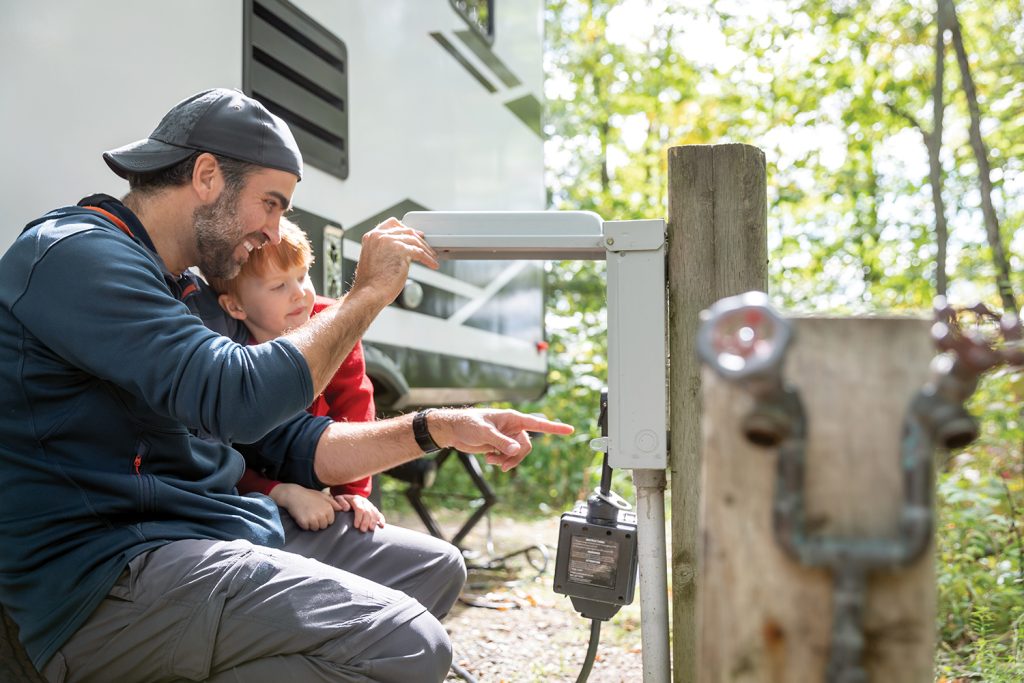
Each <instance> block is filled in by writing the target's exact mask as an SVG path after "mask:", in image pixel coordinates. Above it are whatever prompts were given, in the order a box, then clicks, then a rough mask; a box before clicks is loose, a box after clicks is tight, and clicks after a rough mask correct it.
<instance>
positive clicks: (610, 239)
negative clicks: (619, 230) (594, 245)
mask: <svg viewBox="0 0 1024 683" xmlns="http://www.w3.org/2000/svg"><path fill="white" fill-rule="evenodd" d="M604 243H605V244H607V245H608V246H609V247H610V246H612V245H613V244H615V238H614V237H609V238H608V239H606V240H605V241H604Z"/></svg>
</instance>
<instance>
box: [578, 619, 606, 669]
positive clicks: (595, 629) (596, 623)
mask: <svg viewBox="0 0 1024 683" xmlns="http://www.w3.org/2000/svg"><path fill="white" fill-rule="evenodd" d="M599 640H601V622H600V620H598V619H593V620H591V622H590V645H589V646H588V647H587V656H586V657H585V658H584V660H583V668H582V669H580V675H579V676H578V677H577V678H576V683H586V681H587V679H588V678H590V670H591V669H593V668H594V659H595V658H596V657H597V643H598V641H599Z"/></svg>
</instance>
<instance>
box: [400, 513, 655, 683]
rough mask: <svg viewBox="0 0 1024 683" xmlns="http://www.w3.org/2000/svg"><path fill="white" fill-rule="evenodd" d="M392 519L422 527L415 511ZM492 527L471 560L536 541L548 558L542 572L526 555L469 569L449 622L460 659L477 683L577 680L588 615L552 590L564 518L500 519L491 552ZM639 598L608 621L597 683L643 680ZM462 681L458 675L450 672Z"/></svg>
mask: <svg viewBox="0 0 1024 683" xmlns="http://www.w3.org/2000/svg"><path fill="white" fill-rule="evenodd" d="M389 519H390V518H389ZM394 521H395V523H398V524H401V525H403V526H406V527H409V528H411V529H423V526H422V524H421V523H420V522H419V520H418V519H417V518H416V517H415V516H412V517H406V516H403V517H402V518H401V519H395V520H394ZM460 524H461V520H459V519H447V515H446V516H445V518H443V519H442V521H441V525H442V527H443V528H444V529H445V531H446V533H449V534H450V533H452V530H453V529H457V528H458V527H459V525H460ZM486 527H487V523H486V521H482V522H480V524H478V525H477V527H476V528H475V529H474V532H473V534H471V535H470V536H469V537H468V538H467V540H466V543H465V545H466V546H467V547H468V548H472V549H474V550H478V552H479V553H480V556H479V557H473V558H470V560H469V562H470V564H471V565H472V564H474V563H475V564H482V563H483V562H484V561H485V560H486V558H487V557H488V556H490V557H497V556H501V555H504V554H506V553H511V552H514V551H516V550H519V549H521V548H524V547H526V546H530V545H532V544H537V543H542V544H544V545H545V546H546V547H547V549H548V553H549V561H548V562H547V567H546V570H545V571H544V573H543V574H541V575H540V576H538V569H536V568H534V567H533V566H531V564H530V563H529V562H528V561H527V559H526V558H525V557H524V556H523V555H516V556H514V557H511V558H509V559H508V560H507V561H506V563H505V565H506V568H505V569H504V570H502V571H497V570H487V571H484V570H471V571H470V576H469V582H468V585H467V587H466V590H465V591H464V592H463V596H462V600H461V601H460V602H459V604H457V605H456V607H455V608H454V610H453V611H452V613H451V614H450V615H449V616H448V618H447V619H446V620H445V622H444V623H445V626H446V627H447V629H448V632H449V633H450V634H451V638H452V644H453V645H454V648H455V662H456V663H457V664H459V665H460V666H461V667H462V668H463V669H465V670H466V671H467V672H469V673H470V674H471V675H472V676H473V677H474V678H475V679H476V680H477V681H478V682H479V683H534V682H536V683H557V682H559V681H570V682H572V681H575V680H576V678H577V676H578V675H579V672H580V667H581V665H582V664H583V658H584V656H585V655H586V652H587V644H588V640H589V637H590V621H589V620H586V619H584V618H582V617H581V616H579V615H578V614H577V613H576V612H575V611H574V610H573V609H572V605H571V603H570V601H569V598H567V597H565V596H563V595H558V594H556V593H555V592H554V591H553V590H552V588H551V581H552V574H553V572H554V567H555V545H556V543H557V540H558V517H557V516H552V517H551V518H550V519H546V520H540V521H531V522H520V521H514V520H508V519H501V520H498V519H495V520H494V522H493V525H492V530H491V536H492V538H491V540H492V543H491V550H490V552H488V551H487V548H488V543H487V534H486ZM531 557H532V558H533V561H534V564H535V565H543V564H544V562H543V559H542V556H541V555H540V553H539V552H537V551H534V552H532V553H531ZM638 603H639V596H637V597H636V598H635V600H634V603H633V604H632V605H628V606H626V607H624V608H623V609H622V610H620V612H619V613H618V614H617V615H615V617H613V618H612V620H611V621H610V622H605V623H603V624H602V627H601V645H600V648H599V649H598V653H597V659H596V661H595V663H594V668H593V670H592V671H591V673H590V677H589V679H588V681H590V682H591V683H633V682H638V681H640V680H641V678H642V676H641V661H640V609H639V604H638ZM471 604H475V605H478V606H470V605H471ZM483 605H486V606H483ZM463 680H464V679H463V678H461V677H459V676H457V675H456V674H454V673H453V674H450V675H449V676H448V678H447V681H453V682H454V681H463Z"/></svg>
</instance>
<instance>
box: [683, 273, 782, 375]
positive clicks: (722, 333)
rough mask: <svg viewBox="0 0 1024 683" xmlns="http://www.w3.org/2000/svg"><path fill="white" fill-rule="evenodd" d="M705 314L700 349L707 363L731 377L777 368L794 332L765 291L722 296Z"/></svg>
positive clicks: (698, 342)
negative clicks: (770, 303)
mask: <svg viewBox="0 0 1024 683" xmlns="http://www.w3.org/2000/svg"><path fill="white" fill-rule="evenodd" d="M702 317H703V318H704V322H703V323H702V324H701V327H700V329H699V330H698V333H697V351H698V353H699V354H700V357H701V359H702V360H703V361H704V362H705V363H707V364H708V365H709V366H710V367H712V368H713V369H714V370H716V371H717V372H718V373H720V374H722V375H724V376H726V377H730V378H743V377H749V376H751V375H757V374H760V373H763V372H765V371H768V370H773V369H775V368H776V367H777V366H779V365H780V364H781V362H782V358H783V356H784V354H785V351H786V347H787V346H788V345H789V342H790V338H791V336H792V331H791V329H790V324H789V323H788V322H787V321H786V320H785V319H783V318H782V317H781V316H780V315H779V314H778V313H776V312H775V310H774V309H772V308H771V306H770V305H769V304H768V297H767V295H765V294H763V293H762V292H748V293H747V294H741V295H739V296H735V297H729V298H727V299H722V300H721V301H719V302H717V303H716V304H715V305H714V306H712V307H711V308H710V309H708V310H707V311H705V312H704V313H703V314H702Z"/></svg>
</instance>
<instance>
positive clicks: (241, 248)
mask: <svg viewBox="0 0 1024 683" xmlns="http://www.w3.org/2000/svg"><path fill="white" fill-rule="evenodd" d="M104 159H105V160H106V162H107V164H108V165H109V166H110V167H111V168H112V169H113V170H114V171H115V172H116V173H118V174H119V175H121V176H123V177H126V178H127V179H128V181H129V186H130V191H129V193H128V195H127V196H126V197H125V198H124V200H123V202H119V201H118V200H116V199H114V198H112V197H109V196H106V195H93V196H91V197H87V198H86V199H84V200H82V202H80V204H79V206H77V207H66V208H64V209H58V210H57V211H54V212H51V213H50V214H47V215H46V216H43V217H42V218H40V219H39V220H37V221H35V222H34V223H32V224H30V225H29V227H27V228H26V230H25V232H24V233H22V235H21V236H20V237H19V238H18V240H16V242H15V243H14V245H12V247H11V248H10V250H9V251H8V252H7V253H6V254H5V255H4V256H3V258H2V259H0V435H2V438H0V478H2V480H3V481H4V486H5V494H4V496H2V497H0V544H2V548H3V552H2V553H0V603H2V604H3V606H4V607H5V608H6V609H7V611H8V612H9V613H10V614H11V615H12V617H13V618H14V620H15V621H16V622H17V623H18V625H19V627H20V636H21V639H22V642H23V643H24V645H25V647H26V649H27V651H28V653H29V654H30V656H31V657H32V660H33V662H34V664H35V665H36V667H37V668H39V669H40V670H41V671H42V673H43V675H44V676H45V677H46V678H47V680H49V681H68V682H75V681H114V680H117V681H131V680H138V681H158V680H180V679H182V678H184V679H188V680H211V681H236V680H245V681H253V682H260V681H272V680H273V681H277V680H303V681H306V680H309V681H319V680H324V681H327V680H331V681H395V682H398V681H401V682H403V683H404V682H408V681H417V682H418V681H440V680H442V679H443V678H444V676H445V673H446V672H447V670H448V666H449V662H450V658H451V651H450V644H449V643H448V640H447V636H446V634H445V632H444V629H443V628H442V627H441V626H440V624H439V623H438V621H437V617H439V616H441V615H443V613H444V612H445V611H446V610H447V609H448V607H449V606H450V605H451V602H452V601H454V599H455V595H457V593H458V587H459V586H461V582H462V580H463V579H464V571H465V570H464V567H463V565H462V563H461V558H458V557H457V556H456V554H454V553H453V552H452V551H451V549H450V547H442V546H440V545H439V544H438V542H437V541H435V540H433V539H430V538H429V537H427V536H425V535H418V536H417V535H414V534H412V532H406V531H403V530H400V529H394V528H390V529H389V528H385V529H382V530H378V531H375V532H374V533H373V534H358V533H345V531H346V526H345V525H344V524H336V525H334V526H332V527H331V528H330V529H328V530H325V531H320V532H303V531H302V530H300V529H298V528H297V527H296V526H295V525H294V523H291V522H290V521H289V520H288V519H287V518H286V519H284V520H282V519H280V518H279V516H278V514H277V511H276V506H275V505H274V504H273V503H272V502H271V501H270V500H269V499H268V498H266V497H263V496H251V497H240V496H238V495H237V493H236V490H235V483H236V482H237V480H238V478H239V476H240V475H241V473H242V470H243V467H244V466H245V464H246V462H248V464H249V465H250V466H253V467H256V468H260V469H264V470H266V471H268V473H269V474H270V475H271V476H273V477H274V478H276V479H278V480H286V481H292V482H295V483H298V484H302V485H305V486H311V487H322V486H325V485H331V484H337V483H341V482H345V481H351V480H353V479H357V478H360V477H363V476H366V475H369V474H373V473H375V472H379V471H382V470H384V469H387V468H389V467H392V466H394V465H397V464H400V463H402V462H405V461H408V460H411V459H413V458H416V457H418V456H419V455H421V454H422V453H423V452H424V451H425V450H430V449H432V448H436V447H437V446H454V447H456V448H458V449H460V450H463V451H468V452H485V453H488V455H487V459H488V461H489V462H491V463H495V464H499V465H500V466H501V467H502V468H503V469H508V468H510V467H514V466H515V465H516V464H518V463H519V461H520V460H521V459H522V458H523V457H525V456H526V454H527V453H528V452H529V450H530V442H529V438H528V436H527V430H529V431H540V432H550V433H559V434H567V433H570V432H571V431H572V428H571V427H568V426H566V425H559V424H556V423H553V422H549V421H547V420H543V419H538V418H534V417H530V416H526V415H522V414H520V413H517V412H514V411H486V410H437V411H432V412H429V414H427V413H423V412H421V413H418V414H417V415H416V416H412V415H409V416H404V417H399V418H395V419H392V420H385V421H381V422H376V423H360V424H341V423H337V424H336V423H332V422H331V421H330V420H328V419H326V418H317V417H313V416H310V415H308V414H306V413H305V412H304V411H303V408H305V406H306V405H308V404H309V403H310V401H311V400H312V399H313V397H314V396H316V395H317V394H318V393H319V392H320V391H321V390H322V389H323V388H324V386H325V385H326V383H327V382H328V381H329V380H330V378H331V376H332V374H333V372H334V371H335V370H336V369H337V367H338V365H339V364H340V363H341V361H342V360H343V359H344V357H345V356H346V354H347V353H348V352H349V351H350V350H351V348H352V346H353V345H354V343H355V342H356V340H358V339H359V338H360V337H361V336H362V334H363V333H364V331H365V330H366V328H367V326H368V325H369V324H370V322H371V321H372V320H373V319H374V317H375V316H376V315H377V314H378V313H379V312H380V311H381V310H382V309H383V308H384V307H385V306H387V305H388V304H389V303H390V302H391V301H392V300H393V299H394V298H395V297H396V296H397V295H398V293H399V292H400V291H401V288H402V286H403V285H404V283H405V280H406V275H407V273H408V269H409V265H410V264H411V263H412V262H413V261H415V262H418V263H421V264H423V265H426V266H430V267H436V265H437V264H436V260H435V255H434V252H433V250H432V249H431V248H430V246H429V245H428V244H427V243H426V242H425V241H424V239H423V235H422V234H421V233H418V232H417V231H414V230H411V229H409V228H407V227H405V226H403V225H402V224H401V223H399V222H398V221H396V220H394V219H390V220H388V221H386V222H385V223H383V224H382V225H380V226H378V227H377V228H376V229H374V230H373V231H371V232H369V233H367V235H366V237H364V238H363V245H362V254H361V257H360V262H359V266H358V268H357V272H356V278H355V282H354V283H353V285H352V288H351V290H350V292H349V294H348V296H347V297H346V299H345V301H344V302H343V305H335V306H332V307H330V308H328V309H326V310H324V311H323V312H321V313H320V314H319V315H317V316H316V317H314V318H313V319H312V320H311V321H310V322H309V323H307V324H305V325H303V326H302V327H300V328H298V329H296V330H295V331H294V332H292V333H290V334H288V335H286V336H285V337H282V338H280V339H277V340H273V341H270V342H266V343H263V344H257V345H253V346H244V345H239V344H237V343H234V342H233V341H231V340H230V339H228V338H226V337H224V336H221V335H219V334H217V333H216V332H213V331H211V330H209V329H207V328H206V327H204V326H203V323H202V321H201V320H200V318H201V317H202V318H208V319H209V318H211V315H213V314H212V313H211V311H210V309H208V308H205V307H204V304H203V301H204V299H202V298H201V297H199V296H197V292H198V291H199V288H200V287H201V283H199V282H197V281H196V279H195V278H194V276H192V275H191V274H190V272H189V271H188V268H189V267H191V266H199V267H200V268H201V269H202V270H203V271H204V272H208V273H210V274H213V275H216V276H218V277H231V276H232V275H233V274H234V273H236V272H237V270H238V268H239V267H240V265H241V264H242V263H244V262H245V261H246V260H247V258H248V255H249V253H251V252H252V250H254V249H258V248H260V247H261V246H262V245H263V244H265V243H267V242H276V241H277V240H278V239H279V235H278V221H279V220H280V217H281V215H282V213H283V212H284V211H286V210H287V209H288V208H289V206H290V202H291V197H292V193H293V191H294V189H295V186H296V183H298V181H299V180H300V179H301V177H302V159H301V155H300V154H299V151H298V147H297V146H296V144H295V141H294V139H293V137H292V135H291V133H290V131H289V130H288V127H287V125H286V124H285V123H284V122H283V121H281V120H280V119H278V118H277V117H275V116H273V115H271V114H270V113H269V112H268V111H267V110H266V109H265V108H263V107H262V105H260V104H259V103H258V102H256V101H255V100H252V99H250V98H248V97H245V96H244V95H242V94H241V93H239V92H237V91H231V90H210V91H205V92H202V93H199V94H197V95H195V96H193V97H190V98H188V99H186V100H184V101H182V102H181V103H179V104H178V105H176V106H175V107H174V108H173V109H172V110H171V111H170V112H168V114H167V115H166V116H165V117H164V118H163V120H162V121H161V122H160V124H159V125H158V126H157V128H156V130H154V132H153V134H152V135H151V136H150V137H149V138H147V139H145V140H141V141H139V142H136V143H133V144H131V145H127V146H125V147H122V148H119V149H116V150H113V151H110V152H107V153H106V154H105V155H104ZM232 443H239V444H250V445H249V446H246V447H240V450H244V452H245V458H244V460H243V457H242V456H240V455H239V451H237V450H235V449H234V448H233V447H232V446H231V444H232ZM414 536H416V537H415V538H414ZM360 537H361V540H360ZM303 556H305V557H303ZM307 558H314V559H307ZM317 560H322V562H321V561H317Z"/></svg>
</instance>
